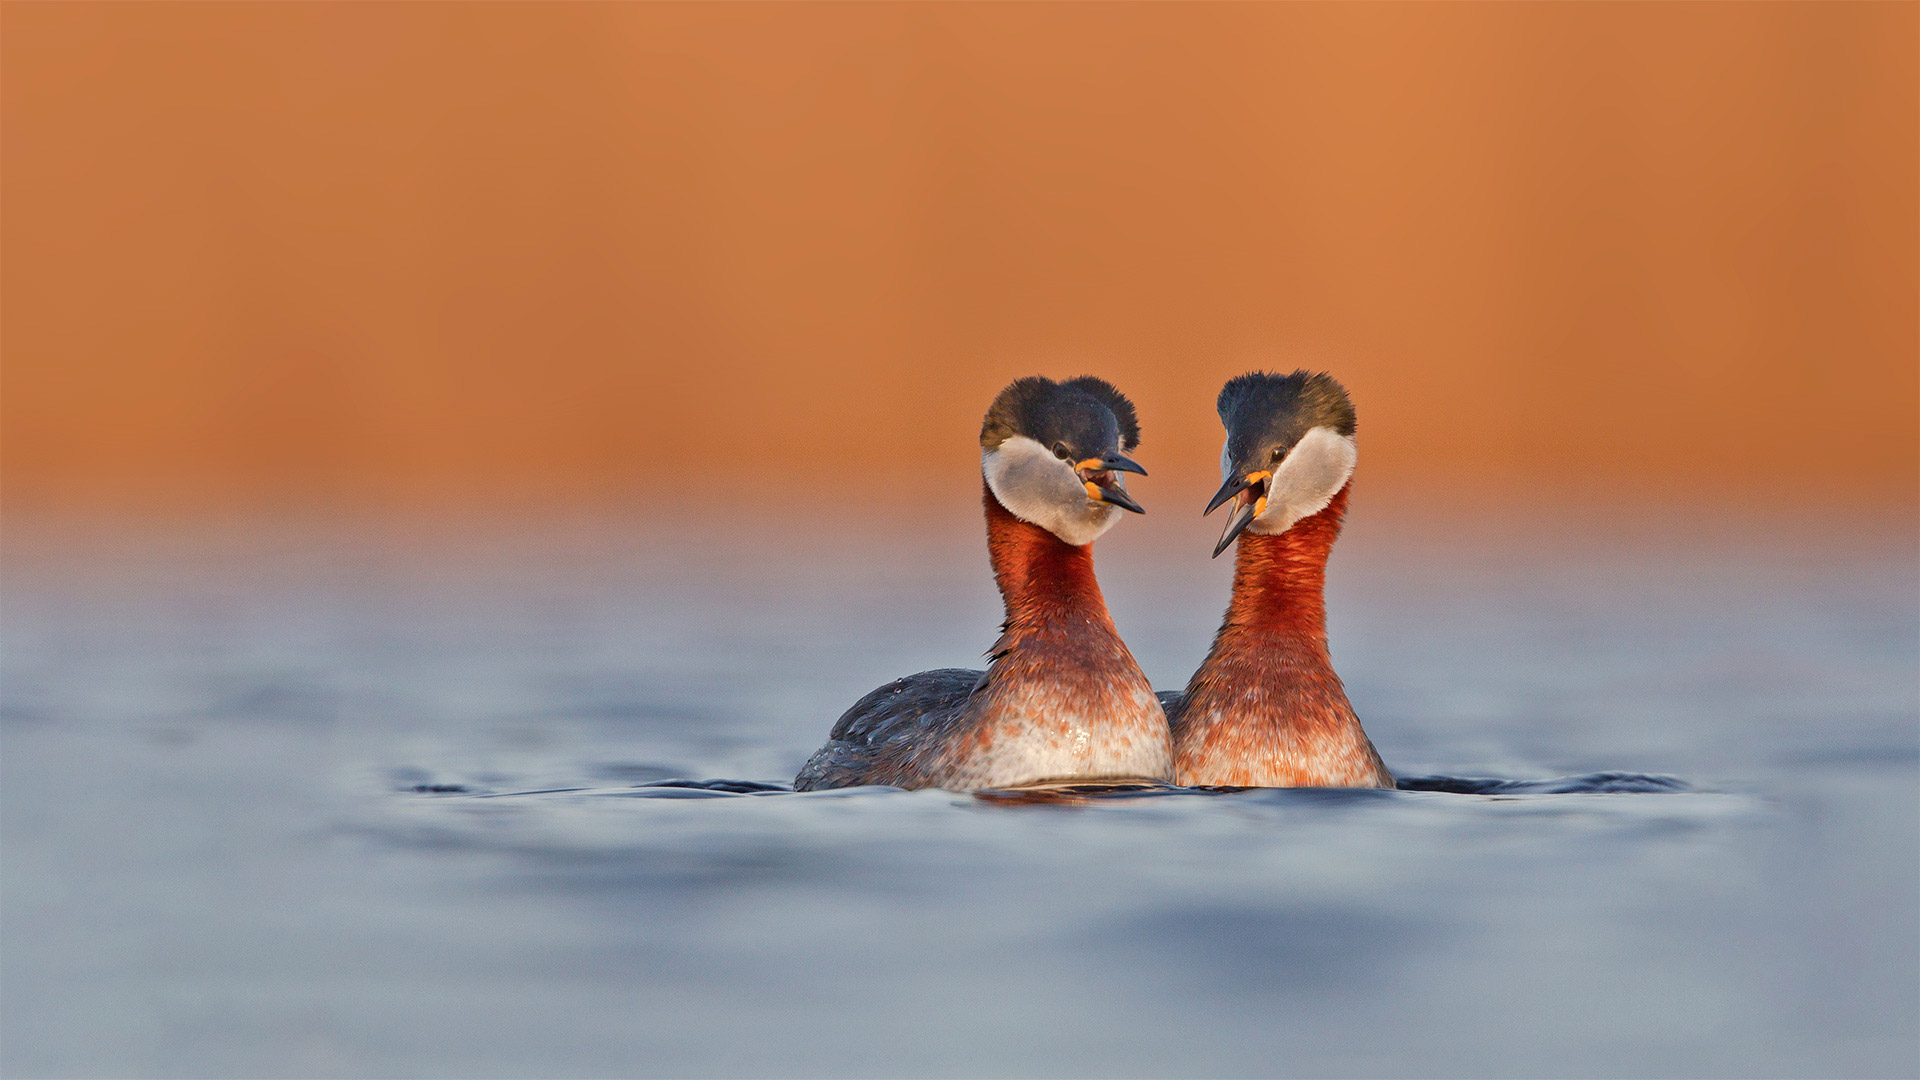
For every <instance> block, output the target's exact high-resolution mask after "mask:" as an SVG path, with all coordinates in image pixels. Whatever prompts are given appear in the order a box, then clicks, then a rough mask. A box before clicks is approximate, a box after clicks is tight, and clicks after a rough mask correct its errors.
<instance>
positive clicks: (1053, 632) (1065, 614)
mask: <svg viewBox="0 0 1920 1080" xmlns="http://www.w3.org/2000/svg"><path fill="white" fill-rule="evenodd" d="M982 486H983V488H984V493H983V495H982V499H981V501H982V502H983V503H985V505H986V511H987V555H988V557H989V558H990V559H991V560H992V562H993V577H994V580H995V581H996V582H998V583H999V586H1000V598H1001V600H1002V602H1004V603H1005V604H1006V609H1007V622H1006V635H1005V637H1004V638H1003V639H1002V643H1001V646H996V649H998V648H1000V647H1002V646H1007V645H1014V644H1019V643H1023V642H1029V641H1041V640H1053V639H1063V638H1067V637H1070V636H1076V635H1078V636H1085V635H1089V634H1091V635H1094V636H1098V637H1113V638H1115V639H1117V638H1118V636H1119V634H1118V631H1116V630H1115V629H1114V626H1113V618H1112V616H1110V615H1108V613H1107V602H1106V598H1105V597H1103V596H1101V595H1100V583H1099V582H1098V581H1097V580H1096V579H1095V578H1094V576H1093V545H1091V544H1086V545H1082V546H1079V547H1076V546H1074V545H1072V544H1069V543H1067V542H1066V541H1064V540H1062V539H1060V538H1059V537H1057V536H1055V535H1053V534H1052V533H1050V532H1048V531H1047V530H1045V529H1043V528H1041V527H1040V526H1038V525H1035V524H1033V523H1031V522H1027V521H1022V520H1020V519H1019V518H1017V517H1014V516H1013V514H1012V513H1011V512H1009V511H1008V510H1007V508H1006V507H1004V506H1001V505H1000V500H999V499H997V498H995V497H994V495H993V489H992V488H986V487H985V485H984V484H983V485H982Z"/></svg>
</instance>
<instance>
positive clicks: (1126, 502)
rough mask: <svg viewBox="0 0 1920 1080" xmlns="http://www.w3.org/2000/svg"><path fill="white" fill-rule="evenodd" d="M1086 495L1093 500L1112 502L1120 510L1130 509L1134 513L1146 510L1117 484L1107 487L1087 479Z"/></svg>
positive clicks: (1142, 512) (1141, 512)
mask: <svg viewBox="0 0 1920 1080" xmlns="http://www.w3.org/2000/svg"><path fill="white" fill-rule="evenodd" d="M1087 496H1088V497H1089V498H1091V499H1093V501H1095V502H1103V503H1112V504H1113V505H1115V506H1117V507H1119V508H1120V509H1122V510H1131V511H1133V512H1134V513H1136V514H1144V513H1146V510H1145V509H1144V508H1142V507H1141V505H1140V504H1139V503H1137V502H1134V501H1133V496H1131V495H1129V494H1127V489H1126V488H1123V487H1121V486H1120V485H1119V484H1114V485H1112V486H1111V487H1109V486H1108V485H1106V484H1096V483H1094V482H1093V481H1091V480H1089V481H1087Z"/></svg>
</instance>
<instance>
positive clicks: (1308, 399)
mask: <svg viewBox="0 0 1920 1080" xmlns="http://www.w3.org/2000/svg"><path fill="white" fill-rule="evenodd" d="M1217 407H1218V408H1219V410H1220V422H1221V423H1222V424H1224V425H1225V426H1226V429H1227V439H1226V443H1225V444H1224V445H1223V446H1222V447H1221V448H1220V478H1221V481H1222V482H1221V484H1220V490H1219V491H1218V492H1217V493H1216V494H1215V495H1214V496H1213V501H1212V502H1210V503H1208V504H1207V510H1206V512H1207V513H1209V514H1211V513H1213V512H1214V511H1215V510H1217V509H1219V508H1220V506H1221V505H1222V504H1227V505H1228V506H1229V508H1230V511H1231V512H1230V513H1229V514H1228V515H1227V525H1226V528H1225V529H1224V530H1223V531H1222V532H1221V534H1220V543H1219V544H1217V545H1215V547H1214V549H1213V553H1214V555H1215V556H1218V555H1219V554H1220V553H1221V552H1222V551H1225V550H1226V549H1227V545H1228V544H1231V543H1233V541H1234V538H1235V537H1238V536H1239V535H1240V533H1241V532H1242V531H1245V532H1252V533H1269V534H1273V533H1283V532H1286V531H1287V530H1288V529H1289V528H1292V527H1293V523H1294V522H1296V521H1299V520H1300V519H1301V518H1304V517H1308V516H1311V515H1313V514H1317V513H1319V512H1320V511H1321V510H1324V509H1326V506H1327V504H1328V503H1329V502H1332V501H1333V497H1334V496H1335V495H1337V494H1339V492H1340V489H1341V488H1343V487H1345V486H1346V483H1347V480H1348V478H1349V477H1351V476H1352V475H1353V465H1354V461H1355V460H1356V457H1357V452H1356V451H1355V449H1354V444H1353V432H1354V415H1353V402H1351V401H1349V400H1348V399H1347V392H1346V390H1345V389H1344V388H1342V387H1341V385H1340V384H1339V383H1338V382H1335V381H1334V379H1333V377H1332V376H1330V375H1325V374H1316V373H1310V372H1305V371H1296V372H1294V373H1293V374H1291V375H1270V374H1268V373H1266V372H1264V371H1255V372H1249V373H1248V374H1245V375H1241V376H1239V377H1238V378H1235V379H1233V380H1231V381H1229V382H1228V383H1227V385H1226V386H1224V387H1222V388H1221V390H1220V400H1219V402H1218V406H1217Z"/></svg>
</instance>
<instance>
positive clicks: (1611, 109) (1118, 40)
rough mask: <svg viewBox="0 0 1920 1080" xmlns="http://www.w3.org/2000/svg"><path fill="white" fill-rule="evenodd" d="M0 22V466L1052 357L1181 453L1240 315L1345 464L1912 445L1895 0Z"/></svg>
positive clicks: (612, 453) (487, 482)
mask: <svg viewBox="0 0 1920 1080" xmlns="http://www.w3.org/2000/svg"><path fill="white" fill-rule="evenodd" d="M0 31H4V33H3V34H0V50H3V53H0V80H3V81H0V107H3V113H0V124H3V126H0V137H3V138H4V147H3V150H4V154H3V156H0V198H3V199H4V207H3V208H0V209H3V212H0V314H3V316H4V322H3V323H0V349H3V351H4V366H3V367H0V372H3V375H4V385H3V387H0V408H3V409H4V417H3V423H0V467H3V468H4V492H5V495H6V496H7V498H8V499H9V500H12V501H15V502H17V501H19V500H20V499H22V498H23V497H24V498H27V499H28V500H29V501H33V500H38V499H51V500H68V499H82V500H90V499H96V498H108V499H118V498H143V499H153V498H159V499H162V500H167V499H176V498H179V499H198V498H202V497H209V496H210V497H214V498H219V499H227V498H239V499H256V498H260V497H263V496H264V497H273V498H285V497H306V496H326V497H338V496H348V497H361V496H368V497H378V498H387V497H394V496H399V497H408V498H411V497H417V496H421V495H427V494H432V493H453V492H482V493H485V492H492V491H507V490H533V491H552V492H564V493H586V494H588V495H592V494H594V493H605V492H608V491H615V490H629V489H635V488H644V489H649V490H657V491H680V492H691V491H696V490H699V489H700V488H701V487H702V486H703V485H705V484H709V483H712V482H714V481H715V480H716V479H721V480H724V479H725V478H728V477H732V478H734V482H736V483H737V482H741V481H746V482H752V481H753V479H754V476H755V475H756V474H759V473H763V472H765V471H767V470H777V471H778V472H779V474H780V475H781V476H782V477H783V479H784V482H788V483H792V484H795V485H801V486H813V487H826V488H832V489H841V490H844V491H846V492H847V493H848V494H849V496H851V495H854V494H861V495H868V494H874V493H881V494H884V493H887V492H897V491H913V490H919V486H920V485H923V484H927V483H930V482H939V483H946V482H948V481H952V480H955V479H958V481H959V482H961V483H964V482H965V474H966V473H968V472H969V471H971V470H974V469H976V468H977V459H976V456H975V455H976V453H977V451H976V448H975V444H974V441H973V440H974V437H975V434H976V430H977V424H978V418H979V415H980V413H981V411H982V410H983V409H984V407H985V405H986V402H987V400H988V399H989V398H990V397H991V395H992V394H993V392H994V391H995V390H996V389H997V388H998V387H999V386H1000V385H1001V384H1003V383H1004V382H1005V381H1007V380H1008V379H1010V378H1012V377H1014V376H1017V375H1021V374H1026V373H1029V372H1033V371H1040V372H1046V373H1050V374H1053V375H1056V376H1066V375H1072V374H1079V373H1081V372H1089V371H1090V372H1095V373H1099V374H1102V375H1106V376H1107V377H1109V378H1111V379H1113V380H1114V381H1115V382H1116V383H1118V384H1119V385H1120V386H1121V387H1122V388H1123V389H1125V390H1127V391H1128V392H1129V393H1130V394H1132V395H1133V397H1134V398H1135V399H1136V401H1137V402H1138V403H1139V405H1140V410H1141V414H1142V418H1143V421H1144V424H1145V428H1146V441H1145V444H1144V445H1143V448H1142V455H1141V456H1142V459H1143V460H1144V461H1145V462H1147V463H1148V465H1149V467H1150V468H1153V469H1154V470H1155V490H1158V489H1159V488H1160V487H1162V486H1163V485H1164V486H1165V490H1166V491H1167V492H1168V493H1169V495H1175V494H1176V493H1178V492H1181V491H1185V490H1186V487H1192V488H1193V490H1194V492H1195V493H1196V494H1195V495H1194V500H1196V505H1197V500H1198V499H1199V498H1200V497H1201V496H1202V495H1204V491H1201V490H1200V488H1203V487H1204V488H1208V489H1210V488H1211V486H1212V482H1211V481H1210V480H1209V475H1210V474H1211V471H1212V470H1213V468H1214V465H1213V461H1214V458H1215V454H1216V453H1217V449H1218V445H1219V430H1218V426H1217V423H1216V421H1215V420H1214V418H1213V415H1212V409H1211V402H1212V398H1213V395H1214V393H1215V391H1216V390H1217V388H1218V387H1219V385H1220V383H1221V381H1222V380H1223V379H1225V378H1226V377H1227V376H1229V375H1232V374H1234V373H1236V372H1238V371H1241V370H1244V369H1246V368H1248V367H1250V366H1255V365H1269V366H1278V367H1282V368H1288V367H1292V366H1295V365H1310V366H1314V367H1324V368H1327V369H1330V370H1332V371H1333V372H1335V373H1336V374H1337V375H1338V376H1340V377H1341V378H1342V379H1343V380H1345V381H1346V382H1347V384H1348V385H1349V387H1350V388H1351V389H1352V390H1353V392H1354V395H1355V398H1356V400H1357V402H1358V404H1359V409H1360V422H1361V441H1362V448H1363V449H1362V454H1363V457H1362V468H1363V470H1364V471H1365V472H1366V474H1367V477H1368V482H1369V483H1376V482H1377V483H1378V484H1379V485H1381V486H1382V487H1386V488H1392V487H1394V486H1396V485H1398V486H1399V487H1401V488H1402V489H1408V488H1421V489H1426V488H1434V487H1443V486H1469V487H1472V486H1481V487H1485V488H1487V489H1488V490H1495V491H1507V492H1523V491H1534V490H1541V489H1546V490H1557V489H1562V488H1564V487H1566V486H1568V485H1585V486H1595V487H1599V488H1610V489H1614V490H1617V491H1620V492H1622V493H1632V494H1638V493H1645V492H1656V493H1665V494H1669V495H1687V494H1690V493H1691V494H1698V493H1705V492H1710V493H1713V494H1715V495H1716V496H1719V497H1724V496H1726V495H1727V494H1728V493H1732V495H1733V496H1734V497H1737V498H1749V497H1751V498H1755V499H1763V498H1770V497H1782V496H1791V497H1803V496H1804V495H1805V494H1806V492H1807V490H1808V488H1809V486H1811V487H1813V488H1815V489H1817V490H1820V491H1822V492H1839V493H1846V494H1853V495H1864V496H1870V497H1884V498H1890V499H1893V500H1895V501H1910V500H1912V499H1913V497H1914V492H1915V490H1916V486H1917V485H1920V471H1917V470H1920V464H1917V463H1920V450H1917V447H1920V431H1917V430H1916V423H1917V420H1916V417H1917V416H1920V408H1917V406H1920V386H1917V384H1916V380H1917V379H1920V338H1917V336H1916V335H1917V333H1920V308H1917V307H1916V294H1917V293H1920V261H1917V256H1916V251H1917V250H1920V218H1917V217H1916V192H1920V76H1917V75H1916V54H1917V52H1920V47H1917V46H1916V42H1917V41H1920V7H1916V6H1915V5H1913V4H1869V3H1851V4H1806V5H1800V4H1784V3H1768V4H1625V3H1622V4H1560V3H1555V4H1544V3H1543V4H1486V5H1475V4H1463V5H1437V4H1418V5H1404V6H1403V5H1395V4H1284V5H1282V4H1273V5H1256V4H1231V5H1201V4H1182V5H1173V4H1165V5H1159V4H1127V5H1121V6H1105V5H1098V4H1032V5H1013V4H990V5H979V6H973V5H934V4H914V5H908V4H851V5H838V4H826V5H807V6H801V5H787V4H780V5H758V4H713V5H678V4H608V3H591V4H539V5H520V4H510V3H488V4H433V3H418V4H408V3H386V4H352V3H315V4H306V3H278V4H236V3H214V4H197V3H167V4H114V3H92V4H54V3H36V4H20V3H15V4H9V5H7V6H6V7H5V8H4V11H3V12H0ZM1165 475H1171V477H1172V478H1173V480H1172V481H1164V480H1163V479H1162V478H1163V476H1165ZM1174 483H1178V484H1181V485H1184V486H1182V487H1178V488H1176V487H1174V486H1172V484H1174ZM967 497H968V498H971V493H969V494H968V496H967ZM1163 497H1168V496H1163ZM1150 501H1151V500H1150Z"/></svg>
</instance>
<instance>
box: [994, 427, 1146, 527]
mask: <svg viewBox="0 0 1920 1080" xmlns="http://www.w3.org/2000/svg"><path fill="white" fill-rule="evenodd" d="M980 471H981V473H982V474H984V475H985V476H986V478H987V487H988V488H989V489H990V490H992V492H993V497H994V498H996V499H998V500H1000V505H1001V506H1004V507H1006V508H1007V512H1008V513H1010V514H1012V515H1013V516H1014V517H1017V518H1019V519H1020V520H1021V521H1025V522H1030V523H1031V524H1034V525H1038V526H1040V527H1041V528H1043V529H1045V530H1047V531H1048V532H1050V533H1052V534H1053V535H1055V536H1057V537H1059V538H1060V539H1062V540H1064V541H1066V542H1067V543H1069V544H1073V545H1075V546H1079V545H1081V544H1091V543H1093V542H1094V541H1095V540H1098V539H1099V538H1100V536H1101V534H1102V533H1105V532H1106V531H1107V530H1108V529H1110V528H1112V527H1113V523H1114V522H1115V521H1118V520H1119V519H1120V508H1119V507H1117V506H1113V505H1111V504H1108V503H1099V502H1094V501H1093V500H1092V499H1089V498H1087V488H1086V485H1085V484H1084V483H1082V482H1081V480H1080V474H1079V473H1076V472H1074V471H1073V466H1072V465H1070V464H1068V463H1067V462H1064V461H1061V460H1060V459H1059V458H1058V457H1055V456H1054V454H1053V451H1051V450H1048V449H1047V448H1046V447H1044V446H1041V445H1040V444H1039V443H1037V442H1035V441H1033V440H1032V439H1029V438H1027V437H1026V436H1025V435H1015V436H1013V437H1011V438H1009V439H1007V440H1006V441H1004V442H1002V443H1001V444H1000V448H999V449H997V450H989V451H987V452H985V453H983V454H981V455H980Z"/></svg>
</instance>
